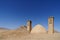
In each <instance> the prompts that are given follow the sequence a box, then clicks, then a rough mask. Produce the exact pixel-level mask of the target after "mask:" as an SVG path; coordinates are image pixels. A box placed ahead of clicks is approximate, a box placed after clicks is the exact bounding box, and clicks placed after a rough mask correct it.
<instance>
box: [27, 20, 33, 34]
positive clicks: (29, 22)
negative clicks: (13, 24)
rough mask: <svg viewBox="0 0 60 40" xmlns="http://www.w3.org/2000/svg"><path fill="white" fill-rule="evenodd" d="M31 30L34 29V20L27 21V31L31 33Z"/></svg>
mask: <svg viewBox="0 0 60 40" xmlns="http://www.w3.org/2000/svg"><path fill="white" fill-rule="evenodd" d="M31 30H32V21H31V20H28V22H27V31H28V32H29V33H30V32H31Z"/></svg>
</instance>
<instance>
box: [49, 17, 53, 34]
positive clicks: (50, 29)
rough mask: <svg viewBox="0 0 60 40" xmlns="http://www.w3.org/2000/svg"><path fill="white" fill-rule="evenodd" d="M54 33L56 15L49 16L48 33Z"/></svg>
mask: <svg viewBox="0 0 60 40" xmlns="http://www.w3.org/2000/svg"><path fill="white" fill-rule="evenodd" d="M53 33H54V17H49V18H48V34H53Z"/></svg>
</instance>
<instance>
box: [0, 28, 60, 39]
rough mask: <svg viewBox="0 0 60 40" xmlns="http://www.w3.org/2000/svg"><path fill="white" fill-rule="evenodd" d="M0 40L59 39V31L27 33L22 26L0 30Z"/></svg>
mask: <svg viewBox="0 0 60 40" xmlns="http://www.w3.org/2000/svg"><path fill="white" fill-rule="evenodd" d="M0 40H60V33H54V34H47V33H46V34H44V33H36V34H35V33H32V34H31V33H28V32H27V31H26V29H25V28H24V27H21V28H20V29H16V30H8V31H5V30H4V32H0Z"/></svg>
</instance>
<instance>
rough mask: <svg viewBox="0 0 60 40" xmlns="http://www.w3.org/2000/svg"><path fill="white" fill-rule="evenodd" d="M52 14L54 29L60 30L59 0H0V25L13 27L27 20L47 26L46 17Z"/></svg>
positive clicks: (23, 23) (33, 24) (24, 23)
mask: <svg viewBox="0 0 60 40" xmlns="http://www.w3.org/2000/svg"><path fill="white" fill-rule="evenodd" d="M49 16H54V18H55V19H54V24H55V25H54V27H55V30H58V31H60V1H59V0H0V27H4V28H9V29H15V28H18V27H20V26H21V25H26V22H27V20H32V26H33V27H34V26H35V25H36V24H41V25H43V26H44V27H45V28H46V29H47V28H48V17H49Z"/></svg>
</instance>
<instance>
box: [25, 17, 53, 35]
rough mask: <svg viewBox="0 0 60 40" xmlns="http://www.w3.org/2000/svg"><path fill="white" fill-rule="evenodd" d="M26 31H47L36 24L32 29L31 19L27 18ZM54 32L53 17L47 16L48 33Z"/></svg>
mask: <svg viewBox="0 0 60 40" xmlns="http://www.w3.org/2000/svg"><path fill="white" fill-rule="evenodd" d="M26 27H27V31H28V32H29V33H47V31H46V29H45V28H44V27H43V26H42V25H40V24H38V25H36V26H35V27H34V28H33V29H32V21H31V20H28V22H27V26H26ZM53 33H54V17H49V18H48V34H53Z"/></svg>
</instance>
